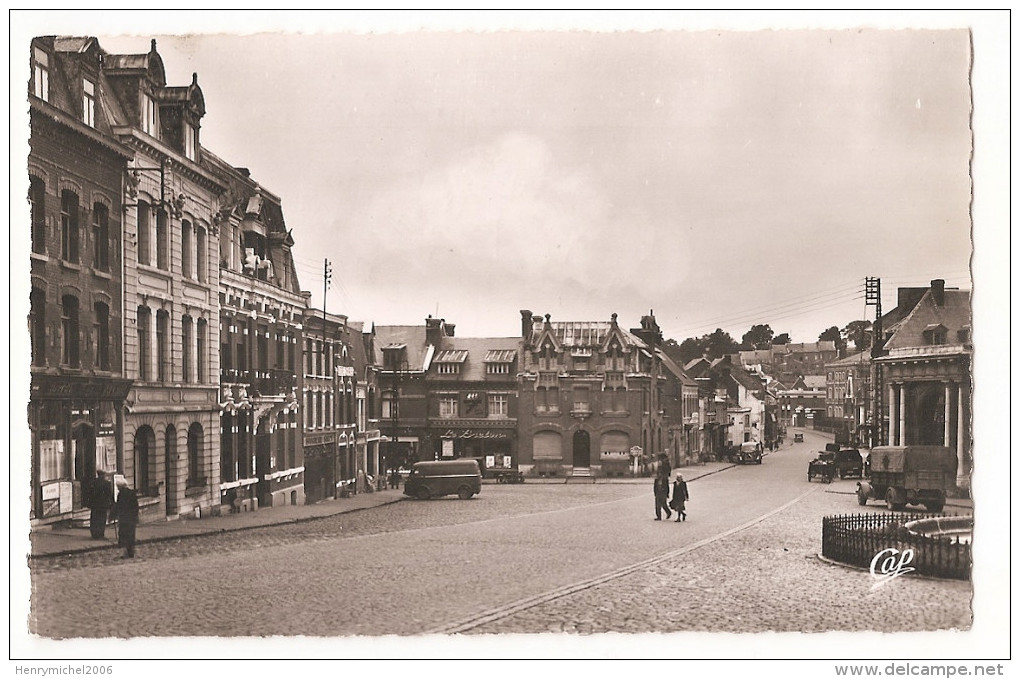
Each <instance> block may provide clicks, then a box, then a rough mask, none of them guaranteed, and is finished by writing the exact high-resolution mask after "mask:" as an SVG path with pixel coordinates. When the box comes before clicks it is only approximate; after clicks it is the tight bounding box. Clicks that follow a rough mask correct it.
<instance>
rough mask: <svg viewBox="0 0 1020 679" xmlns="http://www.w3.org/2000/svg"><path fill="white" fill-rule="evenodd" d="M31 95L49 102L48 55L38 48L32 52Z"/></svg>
mask: <svg viewBox="0 0 1020 679" xmlns="http://www.w3.org/2000/svg"><path fill="white" fill-rule="evenodd" d="M33 57H34V58H33V62H34V63H33V65H32V94H34V95H35V96H37V97H39V98H40V99H42V100H43V101H49V100H50V55H49V54H47V53H46V52H44V51H42V50H41V49H39V48H38V47H36V48H35V50H33Z"/></svg>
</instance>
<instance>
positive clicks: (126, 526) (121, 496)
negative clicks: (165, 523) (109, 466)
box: [113, 478, 138, 559]
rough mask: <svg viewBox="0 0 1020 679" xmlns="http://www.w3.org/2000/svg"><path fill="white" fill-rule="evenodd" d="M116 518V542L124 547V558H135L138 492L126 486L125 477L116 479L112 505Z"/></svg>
mask: <svg viewBox="0 0 1020 679" xmlns="http://www.w3.org/2000/svg"><path fill="white" fill-rule="evenodd" d="M113 517H114V518H115V519H117V535H118V540H117V544H118V545H120V546H121V547H123V548H124V550H125V551H124V556H123V557H122V558H124V559H133V558H135V529H136V528H137V527H138V494H137V493H136V492H135V491H134V490H132V489H131V488H129V487H128V482H127V479H123V478H121V479H118V480H117V501H116V502H115V503H114V505H113Z"/></svg>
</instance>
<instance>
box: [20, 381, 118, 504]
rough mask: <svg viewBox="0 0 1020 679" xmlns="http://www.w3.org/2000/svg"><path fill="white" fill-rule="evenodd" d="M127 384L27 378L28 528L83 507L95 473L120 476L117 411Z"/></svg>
mask: <svg viewBox="0 0 1020 679" xmlns="http://www.w3.org/2000/svg"><path fill="white" fill-rule="evenodd" d="M130 388H131V380H124V379H98V378H93V377H79V376H74V375H61V376H52V375H33V376H32V396H31V399H30V401H29V427H30V429H31V432H32V511H31V519H32V521H33V522H39V523H51V522H55V521H60V520H66V519H70V518H72V517H73V515H74V513H75V512H79V511H81V510H84V509H86V508H87V507H88V505H89V494H90V490H91V488H92V484H93V482H94V481H95V478H96V471H98V470H103V471H107V472H111V473H123V459H124V451H123V443H122V435H121V434H122V432H123V430H124V420H123V405H124V399H125V398H126V397H127V393H128V390H129V389H130Z"/></svg>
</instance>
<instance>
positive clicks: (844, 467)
mask: <svg viewBox="0 0 1020 679" xmlns="http://www.w3.org/2000/svg"><path fill="white" fill-rule="evenodd" d="M835 463H836V473H837V474H839V478H841V479H863V478H864V460H863V459H862V458H861V451H859V450H857V449H856V448H840V449H839V450H837V451H836V459H835Z"/></svg>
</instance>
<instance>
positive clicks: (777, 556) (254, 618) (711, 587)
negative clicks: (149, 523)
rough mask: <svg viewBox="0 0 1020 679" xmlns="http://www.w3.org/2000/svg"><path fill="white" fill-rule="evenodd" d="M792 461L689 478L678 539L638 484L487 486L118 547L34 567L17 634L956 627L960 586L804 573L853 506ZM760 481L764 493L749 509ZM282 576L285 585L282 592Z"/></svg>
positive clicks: (961, 624)
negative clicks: (833, 519)
mask: <svg viewBox="0 0 1020 679" xmlns="http://www.w3.org/2000/svg"><path fill="white" fill-rule="evenodd" d="M807 455H810V452H809V451H808V450H807V448H806V447H805V448H803V449H800V448H790V449H787V450H784V451H782V452H780V453H776V454H773V455H771V456H769V457H768V458H767V460H766V463H765V464H764V465H762V466H760V467H758V466H750V467H737V468H731V469H725V468H722V467H718V466H717V467H715V468H714V469H711V470H705V471H703V472H702V473H705V474H706V475H705V476H703V477H702V478H700V479H696V480H694V481H692V483H691V489H692V498H694V499H692V502H691V505H690V506H689V520H688V521H686V522H683V523H680V524H677V523H675V522H667V521H662V522H654V521H651V520H650V519H651V514H652V512H651V509H652V507H651V505H652V502H651V498H650V493H649V492H648V491H649V489H648V487H647V484H646V483H642V482H637V483H618V484H576V485H575V484H568V485H564V484H562V483H560V484H539V483H535V484H525V485H523V486H504V485H487V486H486V487H485V489H484V491H483V493H482V494H481V495H479V496H478V497H476V498H474V499H472V500H470V501H460V500H457V499H455V498H447V499H440V500H433V501H429V502H420V501H410V500H408V501H403V502H398V503H396V504H391V505H385V506H379V507H377V508H375V509H372V510H369V511H362V512H355V513H350V514H338V515H335V516H327V517H324V518H318V519H315V520H309V521H305V522H302V523H297V524H285V525H278V526H267V527H263V528H257V529H251V530H244V531H239V532H234V533H220V534H210V535H204V536H200V537H190V538H187V539H175V540H164V541H160V542H153V543H149V544H145V545H142V546H141V547H140V548H139V552H138V554H139V556H138V558H136V559H135V560H133V561H122V560H119V559H118V558H117V557H118V556H119V553H118V552H117V551H115V550H100V551H92V552H84V553H76V554H69V555H63V556H56V557H49V558H39V559H35V560H34V561H33V595H34V596H33V619H32V626H31V628H32V631H33V632H34V633H36V634H39V635H42V636H44V637H53V638H74V637H79V636H86V637H108V636H113V637H117V636H132V637H134V636H142V637H144V636H179V635H199V636H263V635H286V636H292V635H306V636H313V637H323V636H349V635H385V634H396V635H420V634H422V633H440V634H458V633H464V634H468V635H471V636H472V638H477V637H479V636H481V635H492V634H504V633H527V634H535V633H548V632H557V633H559V632H567V633H577V634H581V635H585V634H589V633H600V632H622V633H645V632H767V631H773V632H823V631H866V630H874V631H887V632H902V631H914V630H917V631H930V630H950V629H968V628H969V627H970V625H971V610H970V600H971V586H970V583H968V582H956V581H935V580H925V579H921V578H914V577H901V578H897V579H896V580H895V581H893V582H889V583H887V584H885V585H884V586H883V587H882V588H881V589H879V590H877V591H875V592H872V591H871V586H872V582H873V581H872V578H871V576H870V574H869V573H868V572H866V571H860V570H854V569H849V568H846V567H843V566H837V565H832V564H829V563H826V562H824V561H822V560H821V559H820V558H819V557H818V552H819V551H820V543H819V535H820V517H821V516H823V515H825V514H833V513H842V512H849V511H858V510H861V509H863V508H859V507H858V506H857V504H856V499H855V498H854V496H853V495H852V488H853V484H854V482H853V481H849V480H848V481H837V482H834V483H833V484H831V485H824V484H808V483H806V482H805V481H804V480H803V476H802V468H803V464H804V460H805V459H806V457H805V456H807ZM711 472H714V473H711ZM689 478H690V477H689ZM762 484H767V486H768V488H769V490H770V492H769V493H756V492H755V488H759V487H762ZM735 497H739V498H741V500H740V501H739V502H737V503H734V502H733V498H735ZM865 511H884V510H883V509H881V508H879V507H870V508H868V509H867V510H865ZM253 554H257V558H255V559H253V558H252V555H253ZM296 568H300V569H301V571H302V586H301V587H300V588H294V587H285V586H282V582H285V581H286V579H284V580H281V576H282V575H284V574H286V573H289V572H292V571H293V570H294V569H296ZM253 588H254V590H255V591H259V592H260V593H261V594H260V596H259V597H257V598H255V599H252V598H251V597H250V595H249V594H248V593H249V592H251V591H253ZM71 602H74V605H71ZM97 611H98V613H97Z"/></svg>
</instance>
